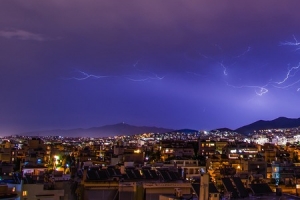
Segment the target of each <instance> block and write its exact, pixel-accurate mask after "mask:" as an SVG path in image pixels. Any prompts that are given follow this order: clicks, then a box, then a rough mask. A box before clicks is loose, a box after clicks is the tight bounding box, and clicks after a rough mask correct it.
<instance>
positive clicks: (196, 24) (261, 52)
mask: <svg viewBox="0 0 300 200" xmlns="http://www.w3.org/2000/svg"><path fill="white" fill-rule="evenodd" d="M299 7H300V2H299V1H298V0H294V1H288V3H287V2H285V1H276V0H264V1H252V0H249V1H241V0H230V1H229V0H228V1H226V0H222V1H220V0H207V1H203V0H195V1H192V0H189V1H185V0H182V1H178V0H163V1H162V0H151V1H141V0H128V1H111V0H108V1H98V0H84V1H82V0H51V1H32V0H26V1H24V0H19V1H15V0H2V1H1V3H0V45H1V48H0V52H1V53H0V133H2V135H3V134H14V133H19V132H23V131H31V130H45V129H53V128H78V127H82V128H88V127H92V126H101V125H106V124H114V123H119V122H125V123H128V124H132V125H147V126H148V125H149V126H159V127H166V128H193V129H213V128H219V127H229V128H233V129H234V128H238V127H240V126H243V125H245V124H248V123H251V122H254V121H256V120H259V119H265V120H269V119H274V118H277V117H279V116H286V117H291V118H296V117H297V118H298V117H300V106H299V102H300V101H299V100H300V89H299V88H300V72H299V70H300V67H299V63H300V26H299V19H300V12H299ZM297 38H298V39H299V43H298V41H297ZM298 49H299V50H298ZM298 67H299V68H298Z"/></svg>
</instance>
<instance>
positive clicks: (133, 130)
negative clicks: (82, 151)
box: [22, 123, 173, 137]
mask: <svg viewBox="0 0 300 200" xmlns="http://www.w3.org/2000/svg"><path fill="white" fill-rule="evenodd" d="M170 131H173V130H172V129H166V128H158V127H150V126H133V125H129V124H125V123H119V124H113V125H105V126H100V127H92V128H87V129H82V128H77V129H67V130H64V129H56V130H46V131H32V132H26V133H22V135H27V136H47V135H49V136H64V137H109V136H116V135H134V134H141V133H165V132H170Z"/></svg>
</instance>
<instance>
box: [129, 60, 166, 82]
mask: <svg viewBox="0 0 300 200" xmlns="http://www.w3.org/2000/svg"><path fill="white" fill-rule="evenodd" d="M141 59H142V58H141ZM141 59H139V60H137V61H136V62H135V63H134V64H133V67H134V68H135V69H136V70H137V71H139V72H144V73H148V74H151V76H149V75H148V76H146V77H145V78H141V79H135V78H131V77H129V76H127V77H126V79H128V80H130V81H135V82H142V81H148V80H162V79H164V78H165V76H158V75H157V74H155V73H153V72H150V71H148V70H142V69H139V68H138V67H137V65H138V64H139V62H140V60H141Z"/></svg>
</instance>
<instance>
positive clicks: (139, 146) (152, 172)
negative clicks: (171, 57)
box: [0, 128, 300, 200]
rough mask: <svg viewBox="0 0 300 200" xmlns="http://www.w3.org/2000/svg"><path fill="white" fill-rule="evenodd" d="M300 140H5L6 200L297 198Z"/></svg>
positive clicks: (1, 175)
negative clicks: (272, 196) (47, 199)
mask: <svg viewBox="0 0 300 200" xmlns="http://www.w3.org/2000/svg"><path fill="white" fill-rule="evenodd" d="M299 140H300V134H299V131H298V128H291V129H280V130H278V129H276V130H275V129H270V130H259V131H256V132H254V133H253V134H249V135H241V134H238V133H235V132H229V131H219V130H215V131H209V132H207V131H199V132H198V131H197V132H192V131H187V130H185V131H182V132H169V133H144V134H138V135H133V136H115V137H106V138H88V137H81V138H72V137H61V136H55V137H52V136H47V137H27V136H10V137H4V138H1V142H0V143H1V144H0V182H1V183H2V184H0V199H1V195H4V196H5V197H7V198H10V199H23V200H31V199H44V198H46V197H51V199H57V200H60V199H77V200H78V199H82V200H90V199H97V198H94V197H98V196H99V195H102V196H103V197H104V199H119V200H121V199H136V200H138V199H145V200H148V199H164V198H169V199H170V198H174V199H176V198H179V197H180V198H181V199H185V198H186V199H216V200H217V199H220V198H227V199H229V198H243V197H247V196H249V195H250V196H251V195H272V194H274V191H276V192H277V193H276V194H280V195H281V194H282V193H289V194H293V195H298V194H299V192H300V191H299V190H300V161H299V159H300V157H299V156H300V142H299ZM2 186H3V187H2ZM262 188H264V189H263V190H262Z"/></svg>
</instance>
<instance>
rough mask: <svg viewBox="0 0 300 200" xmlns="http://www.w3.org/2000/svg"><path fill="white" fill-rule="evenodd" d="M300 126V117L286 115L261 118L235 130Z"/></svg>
mask: <svg viewBox="0 0 300 200" xmlns="http://www.w3.org/2000/svg"><path fill="white" fill-rule="evenodd" d="M299 126H300V118H298V119H292V118H286V117H279V118H277V119H274V120H270V121H265V120H259V121H256V122H254V123H252V124H248V125H245V126H242V127H240V128H238V129H236V130H235V131H236V132H238V133H242V134H248V133H252V132H253V131H254V130H264V129H278V128H293V127H299Z"/></svg>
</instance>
